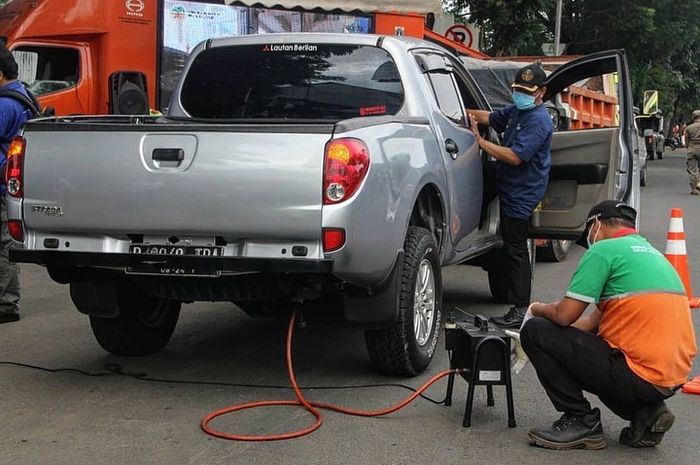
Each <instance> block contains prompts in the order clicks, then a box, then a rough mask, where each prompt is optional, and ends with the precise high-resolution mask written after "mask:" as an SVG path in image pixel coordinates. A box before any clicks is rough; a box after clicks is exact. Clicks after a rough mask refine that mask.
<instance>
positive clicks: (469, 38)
mask: <svg viewBox="0 0 700 465" xmlns="http://www.w3.org/2000/svg"><path fill="white" fill-rule="evenodd" d="M445 37H447V38H448V39H450V40H454V41H455V42H459V43H460V44H462V45H464V46H465V47H471V46H472V44H473V43H474V35H473V34H472V31H471V30H470V29H469V28H468V27H467V26H465V25H464V24H455V25H454V26H452V27H451V28H449V29H448V30H447V32H445Z"/></svg>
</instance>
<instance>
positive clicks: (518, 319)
mask: <svg viewBox="0 0 700 465" xmlns="http://www.w3.org/2000/svg"><path fill="white" fill-rule="evenodd" d="M525 313H527V307H516V306H515V305H514V306H512V307H510V310H508V312H507V313H506V314H505V315H503V316H495V317H493V318H491V321H492V322H493V324H495V325H496V326H500V327H501V328H504V329H520V325H522V324H523V318H525Z"/></svg>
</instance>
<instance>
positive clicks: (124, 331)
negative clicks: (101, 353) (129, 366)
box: [90, 291, 181, 356]
mask: <svg viewBox="0 0 700 465" xmlns="http://www.w3.org/2000/svg"><path fill="white" fill-rule="evenodd" d="M118 305H119V310H120V312H119V315H118V316H117V317H116V318H100V317H96V316H91V317H90V326H91V327H92V332H93V334H94V335H95V339H97V342H98V343H99V344H100V346H101V347H102V348H103V349H104V350H106V351H107V352H110V353H112V354H114V355H130V356H143V355H150V354H153V353H155V352H158V351H159V350H160V349H162V348H163V347H165V345H166V344H167V343H168V341H169V340H170V337H171V336H172V334H173V331H175V325H176V324H177V320H178V318H179V316H180V306H181V303H180V302H177V301H174V300H167V299H162V298H158V297H150V296H147V295H145V294H143V293H141V292H138V291H133V292H129V293H123V294H121V295H120V296H119V302H118Z"/></svg>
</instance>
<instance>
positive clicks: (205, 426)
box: [201, 312, 459, 441]
mask: <svg viewBox="0 0 700 465" xmlns="http://www.w3.org/2000/svg"><path fill="white" fill-rule="evenodd" d="M296 319H297V313H296V312H294V314H293V315H292V317H291V318H290V320H289V327H288V328H287V350H286V360H287V374H288V375H289V381H290V383H291V384H292V389H294V395H295V396H296V398H297V400H262V401H258V402H249V403H246V404H238V405H232V406H230V407H226V408H223V409H221V410H217V411H215V412H212V413H210V414H209V415H207V416H205V417H204V418H202V423H201V427H202V430H203V431H204V432H205V433H207V434H209V435H211V436H215V437H217V438H222V439H229V440H232V441H281V440H284V439H294V438H299V437H301V436H305V435H307V434H309V433H312V432H314V431H316V430H317V429H318V428H320V427H321V425H322V424H323V416H322V415H321V412H319V411H318V410H317V409H325V410H332V411H334V412H339V413H343V414H346V415H354V416H359V417H380V416H383V415H389V414H390V413H394V412H396V411H397V410H400V409H402V408H404V407H405V406H407V405H408V404H410V403H411V402H413V401H414V400H415V399H416V398H417V397H418V396H420V395H421V394H422V393H423V392H425V391H426V390H427V389H428V388H430V386H432V385H433V384H435V383H436V382H437V381H438V380H440V379H442V378H444V377H445V376H448V375H450V374H451V373H458V372H459V370H446V371H443V372H441V373H438V374H437V375H435V376H433V377H432V378H430V379H429V380H428V381H427V382H426V383H425V384H423V385H422V386H421V387H420V388H418V389H417V390H416V392H414V393H413V394H411V395H410V396H408V397H407V398H405V399H404V400H403V401H401V402H399V403H398V404H396V405H394V406H392V407H389V408H385V409H381V410H370V411H367V410H354V409H350V408H347V407H340V406H337V405H333V404H326V403H323V402H309V401H308V400H306V397H304V394H302V392H301V389H299V385H298V384H297V380H296V376H295V375H294V367H293V366H292V335H293V333H294V323H295V322H296ZM279 405H299V406H302V407H304V408H305V409H306V410H308V411H309V412H310V413H311V414H312V415H313V416H315V417H316V422H314V424H313V425H311V426H309V427H307V428H304V429H300V430H296V431H290V432H288V433H282V434H270V435H262V436H247V435H242V434H231V433H225V432H223V431H219V430H216V429H214V428H212V427H211V426H209V423H210V422H211V421H212V420H214V419H215V418H218V417H220V416H222V415H226V414H228V413H233V412H238V411H241V410H247V409H251V408H258V407H274V406H279Z"/></svg>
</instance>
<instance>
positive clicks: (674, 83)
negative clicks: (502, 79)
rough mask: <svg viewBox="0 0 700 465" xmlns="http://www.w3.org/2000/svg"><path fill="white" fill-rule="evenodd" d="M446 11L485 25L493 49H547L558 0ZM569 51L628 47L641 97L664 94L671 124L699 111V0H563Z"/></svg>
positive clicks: (474, 3) (459, 3)
mask: <svg viewBox="0 0 700 465" xmlns="http://www.w3.org/2000/svg"><path fill="white" fill-rule="evenodd" d="M445 3H446V8H447V9H448V11H451V12H453V13H454V14H455V16H457V17H458V18H459V19H461V20H468V21H470V22H473V23H475V24H477V25H478V26H480V27H481V28H482V30H483V34H484V44H485V50H486V52H487V53H489V54H491V55H494V56H500V55H516V54H520V55H529V54H541V50H540V46H541V44H542V43H544V42H553V36H554V22H555V21H554V15H555V9H556V0H513V1H510V0H509V1H507V2H506V1H504V0H453V1H447V2H445ZM563 6H564V11H563V16H562V37H561V42H562V43H565V44H567V49H566V53H567V54H574V55H578V54H586V53H592V52H596V51H600V50H608V49H616V48H624V49H626V50H627V56H628V60H629V63H630V69H631V74H632V84H633V88H634V93H635V96H636V97H637V102H640V101H641V97H642V93H643V91H644V90H645V89H656V90H659V91H660V94H661V107H662V110H664V111H665V113H666V115H667V116H670V118H667V122H668V123H669V124H670V123H671V122H675V121H678V120H685V119H687V118H688V116H689V114H690V112H691V111H692V110H693V109H695V108H700V22H698V21H697V20H696V16H697V12H698V11H700V0H616V1H614V2H611V1H610V0H564V1H563Z"/></svg>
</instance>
